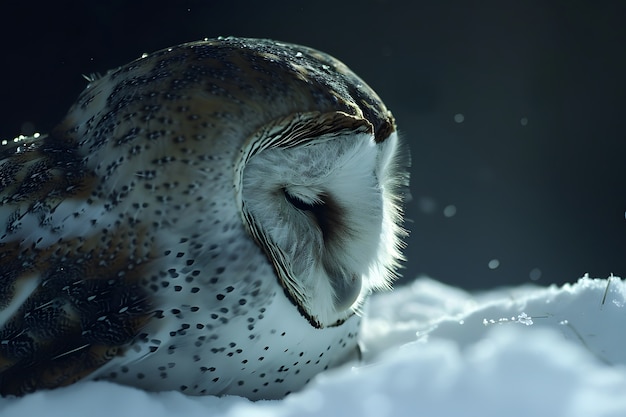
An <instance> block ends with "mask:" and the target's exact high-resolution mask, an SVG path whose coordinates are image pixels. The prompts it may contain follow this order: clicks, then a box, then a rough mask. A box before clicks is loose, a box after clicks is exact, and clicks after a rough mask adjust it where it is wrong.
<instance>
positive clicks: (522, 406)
mask: <svg viewBox="0 0 626 417" xmlns="http://www.w3.org/2000/svg"><path fill="white" fill-rule="evenodd" d="M625 303H626V286H625V284H624V282H622V280H621V279H620V278H618V277H610V278H609V279H590V278H581V279H580V280H578V282H576V283H574V284H570V285H565V286H563V287H556V286H551V287H537V286H524V287H517V288H508V289H498V290H493V291H490V292H486V293H481V294H470V293H467V292H464V291H462V290H460V289H457V288H452V287H449V286H446V285H444V284H441V283H439V282H437V281H434V280H431V279H428V278H420V279H417V280H416V281H415V282H414V283H413V284H412V285H410V286H406V287H403V288H398V289H397V290H395V291H393V292H391V293H385V294H378V295H375V296H374V297H372V299H371V302H370V304H369V308H368V310H369V312H368V316H367V318H366V319H365V321H364V328H363V335H362V337H363V340H362V343H363V348H364V349H363V350H364V360H363V362H362V363H358V364H356V363H354V364H351V365H347V366H345V367H343V368H339V369H335V370H331V371H328V372H326V373H324V374H321V375H319V376H318V377H317V378H316V379H314V380H313V381H312V382H311V383H310V384H309V385H308V386H307V387H306V388H305V389H304V390H303V391H301V392H299V393H295V394H292V395H290V396H288V397H287V398H286V399H284V400H282V401H259V402H250V401H248V400H246V399H243V398H238V397H224V398H216V397H187V396H184V395H182V394H180V393H178V392H163V393H147V392H143V391H140V390H137V389H134V388H129V387H123V386H119V385H115V384H112V383H107V382H83V383H78V384H75V385H73V386H70V387H67V388H62V389H58V390H54V391H49V392H38V393H35V394H31V395H28V396H26V397H24V398H3V399H0V415H1V416H3V417H18V416H19V417H23V416H29V417H30V416H39V415H42V416H43V415H45V416H46V417H53V416H63V417H68V416H89V417H99V416H107V417H108V416H135V417H136V416H138V415H140V416H143V415H145V416H150V417H161V416H163V417H165V416H168V417H169V416H173V415H179V416H191V417H193V416H229V417H240V416H241V417H243V416H246V417H250V416H252V417H255V416H268V417H269V416H279V417H280V416H324V417H332V416H346V415H358V416H363V417H369V416H372V417H386V416H405V415H406V416H414V415H424V416H435V415H436V416H461V415H462V416H481V417H488V416H497V417H503V416H507V417H511V416H513V417H514V416H531V415H534V416H550V417H556V416H568V417H576V416H581V417H582V416H584V417H589V416H623V415H626V395H625V393H626V367H625V365H626V349H625V348H624V346H625V344H624V341H625V339H626V331H624V322H625V319H626V310H625V309H624V305H625Z"/></svg>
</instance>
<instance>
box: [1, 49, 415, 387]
mask: <svg viewBox="0 0 626 417" xmlns="http://www.w3.org/2000/svg"><path fill="white" fill-rule="evenodd" d="M6 142H7V141H4V142H3V146H2V147H1V148H0V149H1V150H0V152H1V153H0V219H2V224H1V225H0V326H1V327H0V393H1V394H3V395H22V394H25V393H29V392H32V391H35V390H39V389H50V388H55V387H60V386H65V385H69V384H71V383H74V382H76V381H78V380H81V379H98V380H111V381H117V382H119V383H121V384H126V385H131V386H136V387H140V388H143V389H146V390H153V391H155V390H159V391H160V390H178V391H181V392H183V393H186V394H190V395H203V394H210V395H222V394H232V395H242V396H246V397H248V398H251V399H262V398H281V397H283V396H285V395H286V394H288V393H289V392H292V391H294V390H298V389H300V388H301V387H302V386H304V385H305V384H306V383H307V382H308V381H309V380H310V379H311V378H313V377H314V376H315V375H316V374H317V373H319V372H321V371H323V370H324V369H327V368H329V367H332V366H335V365H338V364H341V363H342V362H344V361H346V360H347V359H348V358H350V357H351V356H353V355H354V352H355V351H356V349H357V346H358V345H357V343H358V334H359V322H360V311H361V307H362V305H363V303H364V301H365V300H366V298H367V297H368V295H369V294H370V293H371V292H372V291H373V290H376V289H384V288H388V287H389V285H390V281H391V280H392V278H393V276H394V274H395V270H396V268H397V266H398V261H399V259H400V258H401V254H400V250H401V246H402V244H401V240H402V235H403V234H404V233H405V232H404V231H403V229H402V226H401V223H402V221H401V220H402V219H401V217H402V214H401V205H402V201H401V200H402V188H403V187H404V186H406V183H407V181H408V175H407V169H406V168H407V157H406V155H407V151H406V149H403V148H402V146H401V144H400V143H399V140H398V136H397V133H396V127H395V122H394V119H393V117H392V115H391V113H390V112H389V111H388V110H387V109H386V107H385V105H384V104H383V103H382V101H381V100H380V98H379V97H378V96H377V95H376V93H375V92H374V91H372V90H371V89H370V87H368V86H367V84H365V82H363V81H362V80H361V79H360V78H358V77H357V76H356V75H355V74H354V73H353V72H351V71H350V70H349V69H348V68H347V67H346V66H345V65H344V64H342V63H341V62H340V61H338V60H336V59H334V58H332V57H331V56H329V55H326V54H324V53H322V52H319V51H316V50H314V49H310V48H307V47H303V46H298V45H292V44H285V43H279V42H275V41H270V40H260V39H242V38H218V39H213V40H204V41H200V42H193V43H188V44H183V45H179V46H175V47H172V48H168V49H165V50H161V51H159V52H156V53H153V54H144V56H142V57H141V58H140V59H137V60H135V61H133V62H131V63H130V64H127V65H124V66H122V67H119V68H117V69H115V70H111V71H109V72H108V73H106V74H105V75H104V76H101V77H99V78H97V79H92V80H91V82H90V83H89V84H88V85H87V87H86V88H85V90H84V91H83V92H82V94H80V96H79V97H78V99H77V101H76V102H75V103H74V105H73V106H72V107H71V108H70V110H69V112H68V113H67V116H66V117H65V118H64V119H63V120H62V121H61V122H60V123H59V124H58V125H57V127H56V128H54V129H53V130H52V131H51V132H50V133H49V134H47V135H42V136H40V137H38V138H34V137H33V138H26V139H20V140H15V141H12V142H9V143H6Z"/></svg>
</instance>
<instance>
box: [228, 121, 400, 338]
mask: <svg viewBox="0 0 626 417" xmlns="http://www.w3.org/2000/svg"><path fill="white" fill-rule="evenodd" d="M326 117H329V118H330V117H335V118H337V119H345V120H329V121H327V122H326V121H325V118H326ZM296 118H297V119H299V120H298V121H297V122H295V123H315V124H316V126H314V127H312V128H311V130H308V131H303V132H301V134H302V138H301V139H302V140H301V142H300V143H299V144H298V145H297V146H295V147H285V146H282V147H272V148H267V149H264V150H262V151H260V152H257V153H256V154H255V155H252V156H251V157H249V156H248V155H247V153H246V151H244V153H242V161H243V160H246V159H249V160H248V162H247V164H246V165H245V167H243V168H242V169H240V170H238V172H239V173H240V175H239V177H240V178H237V179H236V184H237V186H238V187H237V188H238V190H239V193H238V195H237V198H238V203H239V206H240V207H241V212H242V215H243V219H244V223H245V225H246V227H247V228H248V230H249V231H250V233H251V234H252V236H253V237H254V238H255V240H256V241H257V242H259V244H260V245H261V246H262V247H263V248H264V249H265V251H266V253H267V255H268V257H269V259H270V260H271V262H272V263H273V264H274V267H275V269H276V273H277V275H278V279H279V281H280V283H281V285H282V286H283V287H284V289H285V292H286V294H287V295H288V297H289V298H290V299H291V300H292V301H293V302H294V303H295V304H296V305H297V306H298V308H299V310H300V312H301V313H302V314H303V315H305V317H306V318H307V319H308V320H309V322H310V323H311V324H312V325H313V326H315V327H325V326H336V325H340V324H341V323H342V322H343V321H344V320H345V319H346V318H348V317H349V316H350V315H352V314H354V313H355V312H356V311H357V310H358V308H359V306H360V305H361V303H362V302H363V300H364V299H365V297H366V296H367V295H368V294H369V293H370V292H371V290H372V289H374V288H386V287H388V285H389V281H390V277H391V273H392V268H393V267H394V266H395V262H396V260H397V258H398V252H397V250H398V241H397V238H396V236H397V235H398V232H399V228H398V226H397V225H396V223H397V216H398V211H397V207H398V206H397V203H398V201H397V199H396V197H395V196H396V194H395V193H396V192H397V190H398V188H397V186H398V185H399V184H398V181H399V178H402V177H401V174H400V176H399V173H398V171H397V170H398V167H397V165H396V164H397V160H395V159H394V158H395V157H396V153H397V152H398V143H397V140H398V139H397V136H396V134H395V132H393V133H392V134H391V135H390V136H389V137H387V138H385V140H383V141H381V142H378V143H377V142H376V141H375V139H374V136H373V134H372V132H371V130H370V129H371V126H368V125H367V124H366V123H363V120H359V119H356V118H353V117H350V116H348V115H344V114H339V115H337V114H333V115H332V116H329V115H320V114H317V113H313V114H300V115H297V116H296ZM320 122H321V123H320ZM334 122H335V123H337V124H338V125H339V126H341V124H342V123H345V124H346V127H345V128H343V129H341V128H340V129H338V130H336V131H333V132H330V133H325V132H315V130H314V129H316V128H317V129H323V128H324V127H325V126H326V123H328V125H333V123H334ZM291 123H293V122H292V121H286V120H283V121H280V122H279V126H273V128H275V129H277V131H278V129H289V127H288V126H289V125H290V124H291ZM283 134H285V135H288V134H289V133H288V131H284V133H283ZM266 137H267V136H265V134H262V136H253V137H252V138H251V139H250V141H249V142H248V143H247V144H246V146H245V147H244V149H245V150H250V151H249V152H253V150H254V149H255V145H257V144H258V143H259V142H261V143H262V142H263V141H264V140H266V139H265V138H266Z"/></svg>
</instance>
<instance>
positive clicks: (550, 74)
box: [0, 0, 626, 289]
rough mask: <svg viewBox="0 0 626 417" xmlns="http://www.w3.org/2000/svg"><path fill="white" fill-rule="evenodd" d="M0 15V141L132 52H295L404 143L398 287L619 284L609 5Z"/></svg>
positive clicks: (92, 4)
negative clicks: (323, 59) (384, 116)
mask: <svg viewBox="0 0 626 417" xmlns="http://www.w3.org/2000/svg"><path fill="white" fill-rule="evenodd" d="M11 4H12V5H8V4H7V5H4V6H3V10H2V17H1V20H2V22H1V24H0V33H1V35H2V40H3V45H2V61H1V62H2V64H1V65H0V88H1V91H2V98H1V100H2V101H1V102H2V111H1V112H0V138H11V137H13V136H15V135H17V134H19V133H32V131H33V130H37V131H41V132H45V131H47V130H49V129H50V128H51V127H52V126H53V125H54V123H55V122H57V121H59V120H60V119H61V118H62V116H63V115H64V113H65V111H66V110H67V109H68V108H69V106H70V105H71V104H72V102H73V100H74V99H75V98H76V97H77V95H78V94H79V93H80V91H81V90H82V89H83V88H84V86H85V85H86V81H85V80H84V79H83V78H82V77H81V74H90V73H96V72H105V71H106V70H107V69H110V68H113V67H116V66H118V65H121V64H124V63H126V62H128V61H130V60H132V59H134V58H137V57H139V55H140V54H141V53H142V52H150V51H154V50H157V49H161V48H164V47H167V46H171V45H174V44H177V43H182V42H186V41H192V40H198V39H201V38H204V37H215V36H219V35H224V36H226V35H236V36H250V37H269V38H275V39H279V40H283V41H289V42H295V43H302V44H306V45H309V46H312V47H315V48H318V49H321V50H324V51H326V52H328V53H331V54H333V55H335V56H336V57H338V58H340V59H341V60H343V61H344V62H346V63H347V64H348V65H349V66H350V67H351V68H352V69H353V70H355V72H357V73H358V74H359V75H361V76H362V77H363V78H364V79H365V80H366V81H367V82H368V83H369V84H370V85H371V86H372V87H373V88H374V89H375V90H376V91H377V92H378V93H379V94H380V96H381V97H382V98H383V99H384V100H385V102H386V103H387V105H388V107H390V109H391V110H392V111H393V112H394V114H395V116H396V119H397V121H398V125H399V127H400V130H401V132H402V136H403V137H404V139H405V141H407V142H408V143H410V146H411V153H412V159H413V167H412V183H411V194H412V197H413V200H412V201H411V202H410V203H409V204H408V205H407V210H406V212H407V218H408V222H407V227H408V228H409V229H411V237H410V238H409V239H408V241H407V243H408V248H407V250H406V254H407V257H408V259H409V261H408V262H407V263H406V269H405V270H404V271H403V273H404V275H405V277H406V279H408V278H413V277H415V276H417V275H419V274H428V275H431V276H433V277H434V278H437V279H440V280H442V281H444V282H448V283H451V284H454V285H459V286H461V287H464V288H470V289H476V288H489V287H494V286H501V285H510V284H518V283H522V282H528V281H530V276H531V275H533V278H537V277H539V279H538V280H537V281H536V282H537V283H540V284H549V283H552V282H558V283H561V282H565V281H572V280H575V279H576V278H577V277H579V276H581V275H583V274H584V273H586V272H588V273H590V275H592V276H598V277H606V276H608V275H609V274H610V273H615V274H616V275H623V276H626V219H625V214H624V213H625V211H626V23H625V22H626V3H625V2H623V1H610V2H609V1H606V2H603V1H600V2H591V1H589V2H582V1H542V0H531V1H480V2H468V1H447V2H446V1H442V2H439V1H428V2H420V1H413V2H410V1H405V2H400V1H391V0H387V1H385V0H377V1H375V0H364V1H354V2H341V1H337V0H323V1H311V0H309V1H298V0H291V1H283V2H269V1H265V2H260V1H256V2H236V1H233V2H230V1H220V2H214V1H170V2H167V3H165V2H159V1H120V0H118V1H83V2H67V1H59V2H52V1H49V2H26V1H24V2H21V3H18V4H16V2H11ZM457 114H462V115H463V116H464V120H463V122H462V123H457V122H456V121H455V118H454V116H455V115H457ZM523 118H524V120H525V121H526V123H525V125H524V123H522V119H523ZM450 205H454V207H455V208H456V214H455V215H454V216H452V217H446V216H444V214H443V210H444V208H445V207H446V206H450ZM448 210H449V209H448ZM492 259H497V260H498V261H499V266H498V267H497V268H495V269H490V268H489V266H488V264H489V261H490V260H492ZM533 270H534V272H532V274H531V271H533ZM539 271H540V272H539Z"/></svg>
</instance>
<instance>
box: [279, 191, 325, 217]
mask: <svg viewBox="0 0 626 417" xmlns="http://www.w3.org/2000/svg"><path fill="white" fill-rule="evenodd" d="M283 193H284V194H285V199H286V200H287V201H288V202H289V204H291V205H292V206H294V207H295V208H297V209H298V210H302V211H311V212H314V214H315V211H319V210H320V208H321V207H322V206H324V201H323V200H318V201H314V202H312V203H307V202H305V201H302V200H301V199H300V198H298V197H296V196H294V195H293V194H290V193H289V191H287V190H286V189H284V188H283Z"/></svg>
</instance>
